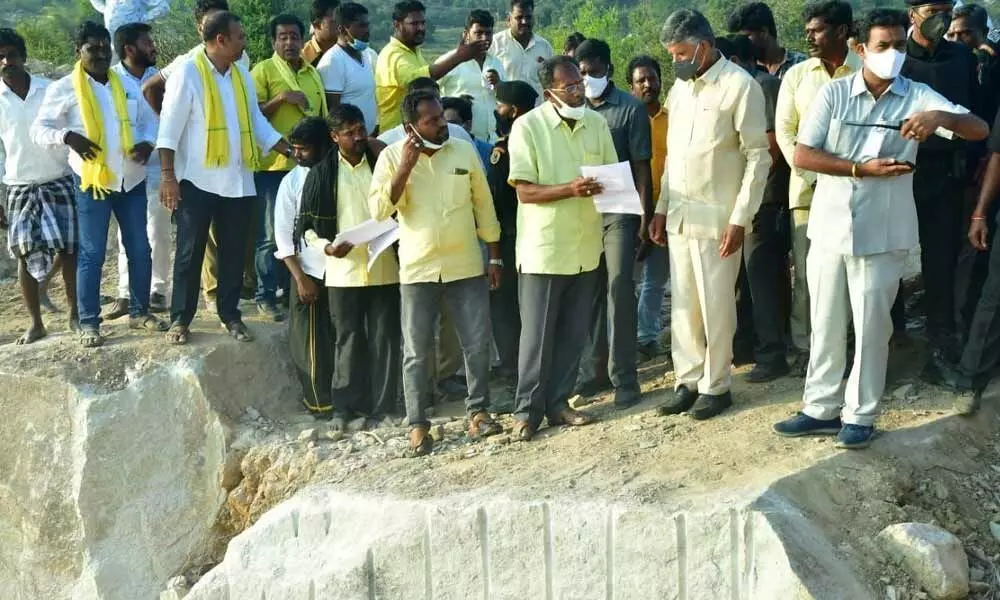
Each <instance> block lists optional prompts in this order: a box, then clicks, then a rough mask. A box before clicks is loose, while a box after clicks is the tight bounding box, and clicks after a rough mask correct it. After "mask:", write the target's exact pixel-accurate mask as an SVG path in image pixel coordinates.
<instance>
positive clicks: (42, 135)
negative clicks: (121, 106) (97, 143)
mask: <svg viewBox="0 0 1000 600" xmlns="http://www.w3.org/2000/svg"><path fill="white" fill-rule="evenodd" d="M121 82H122V88H124V90H125V103H126V105H127V106H128V118H129V122H130V123H131V124H132V141H133V143H134V144H136V145H138V144H140V143H142V142H149V143H150V144H153V143H155V141H156V121H155V118H154V115H153V111H152V109H150V108H149V104H147V103H146V102H145V100H143V98H142V93H141V92H140V91H139V87H138V86H137V85H136V84H135V82H134V81H133V80H132V79H129V78H121ZM87 83H88V84H89V85H90V88H91V89H92V90H93V91H94V98H95V99H96V100H97V105H98V107H100V110H101V114H102V115H103V122H104V145H105V148H104V155H105V160H106V161H107V165H108V168H109V169H111V172H112V173H114V175H115V179H116V181H115V183H113V184H112V185H111V189H113V190H114V191H116V192H117V191H126V192H127V191H129V190H131V189H132V188H134V187H135V186H137V185H139V184H140V183H142V182H143V180H145V179H146V165H143V164H140V163H137V162H135V161H133V160H132V159H130V158H129V157H128V155H127V152H128V151H129V150H131V148H122V146H121V135H120V133H119V130H118V117H117V114H116V113H115V104H114V100H113V99H112V96H111V84H110V83H104V84H101V83H98V82H96V81H94V79H93V78H92V77H91V76H90V75H87ZM70 131H74V132H76V133H79V134H80V135H82V136H84V137H86V136H87V132H86V130H85V129H84V127H83V118H82V116H81V115H80V102H79V100H77V97H76V92H74V91H73V75H72V74H70V75H67V76H66V77H63V78H62V79H60V80H58V81H56V82H55V83H53V84H52V85H50V86H49V87H48V88H47V89H46V90H45V99H44V100H43V101H42V107H41V109H39V111H38V116H37V117H36V118H35V123H34V124H33V125H32V126H31V140H32V141H33V142H34V143H35V144H37V145H39V146H44V147H47V148H59V149H62V148H64V147H65V145H66V142H65V139H66V134H67V133H69V132H70ZM92 141H93V140H92ZM83 163H84V160H83V159H82V158H80V155H79V154H77V153H76V152H70V153H69V166H70V168H71V169H73V172H74V173H76V174H77V175H81V173H82V172H83Z"/></svg>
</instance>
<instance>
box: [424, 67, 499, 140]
mask: <svg viewBox="0 0 1000 600" xmlns="http://www.w3.org/2000/svg"><path fill="white" fill-rule="evenodd" d="M455 52H456V51H455V50H451V51H450V52H447V53H445V54H444V55H443V56H441V58H439V59H437V61H436V62H441V61H444V60H447V59H448V58H449V57H450V56H451V55H452V54H454V53H455ZM487 71H496V72H497V75H499V76H500V80H501V81H503V80H504V78H505V77H504V70H503V65H502V64H501V63H500V60H499V59H497V57H495V56H493V55H492V54H487V55H486V60H484V61H483V66H482V67H480V66H479V61H477V60H475V59H473V60H467V61H465V62H464V63H462V64H460V65H458V66H457V67H455V68H454V69H452V70H451V71H450V72H449V73H448V74H447V75H445V76H444V77H442V78H441V81H439V82H438V83H439V84H440V85H441V95H442V96H454V97H456V98H458V97H461V96H470V97H471V98H472V135H474V136H476V139H480V140H486V141H489V140H492V139H495V138H496V135H497V133H496V132H497V121H496V117H495V116H494V115H493V111H494V110H496V107H497V97H496V92H494V91H493V90H492V89H491V88H490V84H488V83H486V72H487Z"/></svg>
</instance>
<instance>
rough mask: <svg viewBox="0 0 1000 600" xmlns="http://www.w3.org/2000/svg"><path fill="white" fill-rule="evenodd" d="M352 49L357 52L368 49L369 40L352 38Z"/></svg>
mask: <svg viewBox="0 0 1000 600" xmlns="http://www.w3.org/2000/svg"><path fill="white" fill-rule="evenodd" d="M351 49H352V50H354V51H355V52H364V51H365V50H367V49H368V42H365V41H363V40H359V39H357V38H354V39H353V40H351Z"/></svg>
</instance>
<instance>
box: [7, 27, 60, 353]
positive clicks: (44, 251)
mask: <svg viewBox="0 0 1000 600" xmlns="http://www.w3.org/2000/svg"><path fill="white" fill-rule="evenodd" d="M26 59H27V48H26V47H25V44H24V39H23V38H21V36H19V35H18V34H17V33H16V32H15V31H14V30H13V29H6V28H4V29H0V64H2V65H3V67H2V70H0V74H2V80H0V154H2V155H3V162H2V163H0V179H2V182H3V184H4V185H5V186H7V200H8V201H9V205H8V206H9V209H10V210H9V212H8V217H9V219H10V220H9V223H8V231H7V247H8V249H9V250H10V254H11V256H12V257H14V258H16V259H17V260H18V274H17V275H18V282H19V283H20V286H21V297H22V298H23V300H24V306H25V308H27V309H28V314H29V315H30V316H31V325H30V326H29V327H28V329H27V331H25V332H24V335H22V336H21V337H20V338H18V340H17V344H18V345H20V344H30V343H31V342H34V341H36V340H39V339H41V338H43V337H45V336H46V330H45V326H44V324H43V323H42V311H41V304H40V289H39V288H40V284H41V282H43V281H45V280H46V278H47V277H48V275H49V272H50V271H51V270H52V269H53V267H54V263H55V258H56V256H59V255H61V256H62V261H61V262H62V276H63V282H64V283H65V286H66V300H67V304H68V305H69V306H70V318H69V324H70V328H72V329H75V328H76V327H77V314H78V313H77V308H76V251H77V235H76V203H75V191H74V185H73V178H72V177H71V176H70V170H69V166H68V165H67V164H66V151H65V150H64V149H63V148H55V149H52V148H43V147H41V146H38V145H36V144H35V143H33V142H32V141H31V139H30V137H29V129H30V127H31V123H32V122H33V121H34V120H35V116H36V115H37V114H38V111H39V110H40V108H41V106H42V100H43V98H44V97H45V90H46V88H48V87H49V86H50V85H51V84H52V82H51V81H49V80H47V79H43V78H41V77H35V76H32V75H29V74H28V72H27V71H26V70H25V69H24V61H25V60H26ZM0 214H2V213H0Z"/></svg>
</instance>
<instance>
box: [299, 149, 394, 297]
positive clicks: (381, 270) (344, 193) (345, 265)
mask: <svg viewBox="0 0 1000 600" xmlns="http://www.w3.org/2000/svg"><path fill="white" fill-rule="evenodd" d="M337 159H338V161H339V164H338V166H337V233H340V232H342V231H344V230H345V229H350V228H351V227H356V226H358V225H361V224H362V223H364V222H365V221H368V220H370V219H371V218H372V213H371V210H370V208H369V206H368V190H369V189H370V188H371V184H372V169H371V167H370V166H369V165H368V159H366V158H362V159H361V162H359V163H358V164H357V165H352V164H351V163H350V162H348V161H347V160H346V159H345V158H344V157H343V156H341V155H338V156H337ZM306 241H307V242H309V245H310V246H314V247H316V248H326V246H327V244H329V243H330V242H331V241H332V240H328V239H326V238H321V237H319V236H318V235H316V232H315V231H313V230H311V229H310V230H309V231H307V232H306ZM368 258H369V255H368V244H362V245H361V246H355V247H354V248H353V249H352V250H351V251H350V252H348V253H347V256H345V257H343V258H336V257H334V256H327V258H326V285H327V286H328V287H370V286H374V285H391V284H394V283H399V263H398V262H397V261H396V251H395V250H394V249H392V248H388V249H386V251H385V252H383V253H382V254H380V255H379V257H378V258H377V259H375V264H373V265H372V268H371V270H368Z"/></svg>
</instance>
